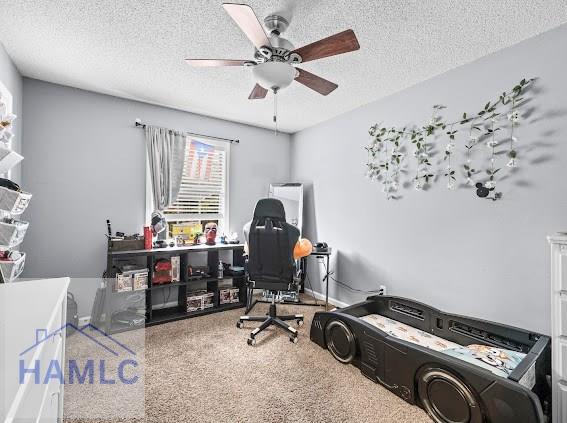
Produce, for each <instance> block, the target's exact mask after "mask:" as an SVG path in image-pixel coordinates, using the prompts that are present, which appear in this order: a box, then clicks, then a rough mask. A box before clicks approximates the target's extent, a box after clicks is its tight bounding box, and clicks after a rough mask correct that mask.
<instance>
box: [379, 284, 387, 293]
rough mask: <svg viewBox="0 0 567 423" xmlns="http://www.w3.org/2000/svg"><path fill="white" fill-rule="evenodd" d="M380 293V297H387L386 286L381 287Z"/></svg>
mask: <svg viewBox="0 0 567 423" xmlns="http://www.w3.org/2000/svg"><path fill="white" fill-rule="evenodd" d="M379 289H380V292H379V294H378V295H386V285H380V288H379Z"/></svg>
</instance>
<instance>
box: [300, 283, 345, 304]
mask: <svg viewBox="0 0 567 423" xmlns="http://www.w3.org/2000/svg"><path fill="white" fill-rule="evenodd" d="M305 293H306V294H309V295H313V296H315V298H317V299H318V300H323V301H325V294H321V293H320V292H316V291H312V290H310V289H307V288H305ZM329 304H333V305H334V306H336V307H340V308H345V307H348V306H349V305H350V304H347V303H345V302H343V301H339V300H337V299H336V298H332V297H329Z"/></svg>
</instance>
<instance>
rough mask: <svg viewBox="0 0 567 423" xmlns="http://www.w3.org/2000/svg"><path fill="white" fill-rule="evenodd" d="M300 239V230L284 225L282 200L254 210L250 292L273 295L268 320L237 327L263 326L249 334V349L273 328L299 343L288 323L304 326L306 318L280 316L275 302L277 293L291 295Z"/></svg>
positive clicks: (246, 318) (261, 318)
mask: <svg viewBox="0 0 567 423" xmlns="http://www.w3.org/2000/svg"><path fill="white" fill-rule="evenodd" d="M298 239H299V230H298V229H297V228H296V227H295V226H293V225H290V224H288V223H287V222H286V221H285V211H284V207H283V204H282V202H281V201H280V200H276V199H274V198H264V199H261V200H260V201H258V203H257V204H256V208H255V209H254V218H253V219H252V222H251V224H250V232H249V236H248V266H247V267H248V283H249V284H250V286H251V288H252V289H251V292H253V290H254V289H265V290H269V291H270V292H271V293H272V303H271V304H270V310H269V312H268V315H267V316H241V317H240V319H239V321H238V323H237V324H236V326H237V327H238V328H242V327H243V322H245V321H249V322H262V324H261V325H260V326H259V327H258V328H256V329H254V330H253V331H252V332H251V333H250V337H249V338H248V345H255V344H256V336H257V335H258V334H259V333H260V332H262V331H263V330H264V329H266V328H267V327H269V326H271V325H276V326H279V327H280V328H282V329H284V330H285V331H287V332H288V333H289V334H290V338H289V339H290V341H291V342H293V343H297V330H296V329H294V328H293V327H291V326H290V325H288V324H287V323H285V322H286V321H289V320H295V321H297V324H298V325H302V324H303V314H294V315H288V316H278V315H277V313H276V303H275V299H276V296H277V293H278V291H289V290H290V287H291V285H292V284H293V283H294V282H295V281H294V273H295V272H294V270H295V261H294V259H293V248H294V246H295V243H296V242H297V240H298Z"/></svg>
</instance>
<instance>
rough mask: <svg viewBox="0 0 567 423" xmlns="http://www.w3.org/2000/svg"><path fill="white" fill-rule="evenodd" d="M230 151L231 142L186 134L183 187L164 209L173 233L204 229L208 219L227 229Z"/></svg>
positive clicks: (223, 230)
mask: <svg viewBox="0 0 567 423" xmlns="http://www.w3.org/2000/svg"><path fill="white" fill-rule="evenodd" d="M229 154H230V144H229V143H226V142H216V141H211V140H207V139H201V138H197V137H187V147H186V148H185V162H184V166H183V177H182V180H181V189H180V190H179V195H178V197H177V200H176V201H175V202H174V203H173V204H172V205H171V206H170V207H168V208H167V209H165V210H164V214H165V216H166V219H167V221H168V223H169V229H170V234H171V235H172V236H177V235H182V236H183V235H185V236H187V235H190V234H194V233H196V232H203V229H204V225H205V224H206V223H207V222H216V223H217V225H218V227H219V234H221V233H222V232H227V231H228V163H229ZM199 228H200V229H199Z"/></svg>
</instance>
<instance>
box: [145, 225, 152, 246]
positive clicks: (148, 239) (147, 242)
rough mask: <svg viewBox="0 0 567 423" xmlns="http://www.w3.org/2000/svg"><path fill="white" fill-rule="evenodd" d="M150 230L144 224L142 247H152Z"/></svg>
mask: <svg viewBox="0 0 567 423" xmlns="http://www.w3.org/2000/svg"><path fill="white" fill-rule="evenodd" d="M152 240H153V235H152V230H151V229H150V227H149V226H144V249H146V250H151V249H152Z"/></svg>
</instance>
